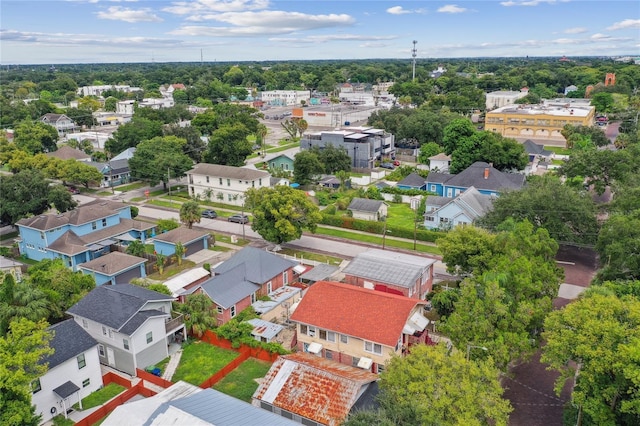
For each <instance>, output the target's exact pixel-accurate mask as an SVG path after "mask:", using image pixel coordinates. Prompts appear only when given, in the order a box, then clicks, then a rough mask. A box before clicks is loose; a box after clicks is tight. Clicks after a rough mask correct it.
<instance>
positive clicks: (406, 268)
mask: <svg viewBox="0 0 640 426" xmlns="http://www.w3.org/2000/svg"><path fill="white" fill-rule="evenodd" d="M435 262H436V261H435V260H434V259H431V258H428V257H422V256H415V255H412V254H404V253H399V252H394V251H389V250H378V249H373V250H368V251H366V252H363V253H360V254H358V255H357V256H356V257H354V258H353V260H351V262H349V264H348V265H347V266H346V267H345V268H344V269H343V270H342V272H344V273H345V274H347V275H353V276H357V277H362V278H369V279H371V280H373V281H379V282H383V283H387V284H394V285H397V286H401V287H407V288H409V287H411V286H413V285H414V284H415V283H416V280H417V279H418V277H419V276H420V275H421V274H422V271H423V270H424V269H425V268H427V267H429V266H430V265H432V264H434V263H435Z"/></svg>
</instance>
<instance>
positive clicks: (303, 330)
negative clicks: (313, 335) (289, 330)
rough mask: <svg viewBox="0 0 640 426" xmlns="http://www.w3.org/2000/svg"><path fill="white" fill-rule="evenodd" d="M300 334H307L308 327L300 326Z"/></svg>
mask: <svg viewBox="0 0 640 426" xmlns="http://www.w3.org/2000/svg"><path fill="white" fill-rule="evenodd" d="M300 334H307V326H306V325H304V324H300Z"/></svg>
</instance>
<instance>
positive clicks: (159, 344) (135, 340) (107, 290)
mask: <svg viewBox="0 0 640 426" xmlns="http://www.w3.org/2000/svg"><path fill="white" fill-rule="evenodd" d="M173 300H174V298H173V297H172V296H167V295H165V294H161V293H158V292H155V291H151V290H147V289H145V288H143V287H140V286H136V285H132V284H117V285H105V286H100V287H96V288H95V289H93V290H92V291H91V292H90V293H89V294H87V295H86V296H85V297H84V298H82V300H80V301H79V302H78V303H76V304H75V305H73V306H72V307H71V308H69V310H68V311H67V313H69V314H71V315H73V318H74V320H75V321H76V322H77V323H78V324H80V326H81V327H83V328H84V329H85V331H86V332H87V333H89V335H91V336H92V337H93V338H94V339H96V341H97V342H98V355H99V358H100V363H102V364H105V365H109V366H111V367H113V368H115V369H117V370H120V371H124V372H126V373H128V374H132V375H135V372H136V368H139V369H144V368H146V367H148V366H150V365H153V364H155V363H157V362H158V361H161V360H163V359H164V358H166V357H167V356H169V350H168V346H169V344H170V343H172V342H174V341H176V340H177V341H181V339H182V337H183V336H184V335H185V331H186V330H185V326H184V321H183V319H182V316H181V315H180V316H177V317H176V318H173V319H172V311H171V302H172V301H173Z"/></svg>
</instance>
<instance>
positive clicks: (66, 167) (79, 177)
mask: <svg viewBox="0 0 640 426" xmlns="http://www.w3.org/2000/svg"><path fill="white" fill-rule="evenodd" d="M60 166H61V168H60V171H59V177H60V178H61V179H62V180H63V181H65V182H72V183H75V184H78V185H84V187H85V188H87V189H88V188H89V184H91V183H94V184H95V183H99V182H101V181H102V178H103V176H102V173H100V172H99V171H98V169H96V168H95V167H93V166H90V165H89V164H86V163H84V162H82V161H78V160H74V159H69V160H64V161H63V162H62V163H61V164H60Z"/></svg>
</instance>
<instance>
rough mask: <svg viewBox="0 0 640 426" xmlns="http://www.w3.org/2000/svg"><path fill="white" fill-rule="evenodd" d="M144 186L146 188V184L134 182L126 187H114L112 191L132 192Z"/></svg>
mask: <svg viewBox="0 0 640 426" xmlns="http://www.w3.org/2000/svg"><path fill="white" fill-rule="evenodd" d="M145 186H147V183H146V182H135V183H130V184H128V185H121V186H116V187H114V188H113V189H114V190H116V191H121V192H127V191H134V190H136V189H140V188H144V187H145Z"/></svg>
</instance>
